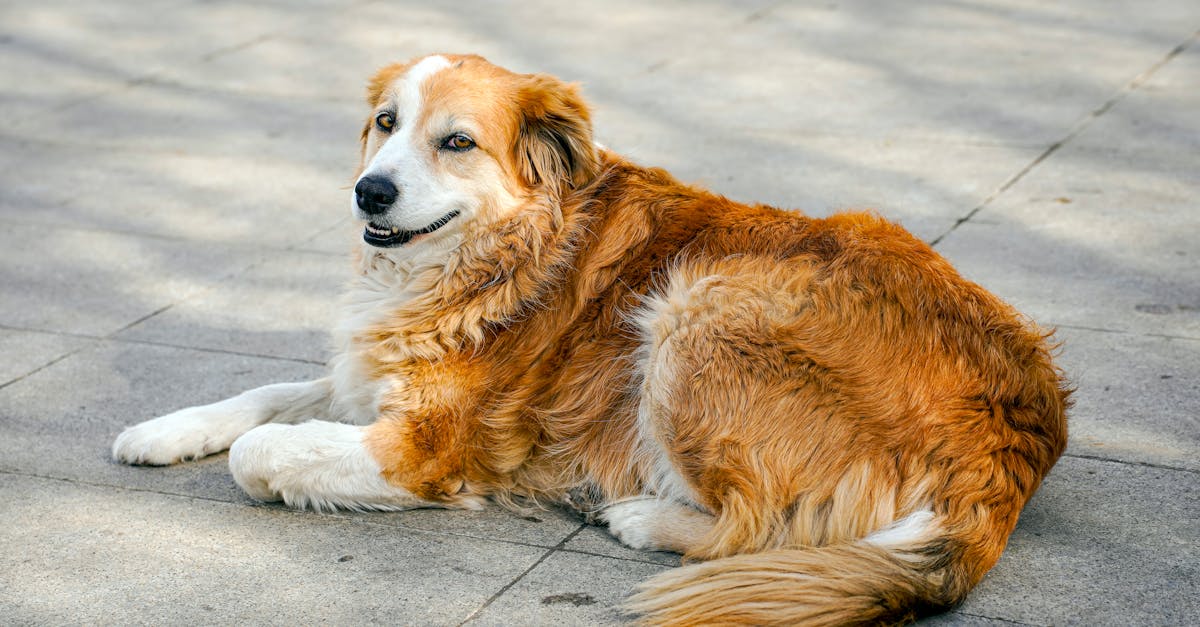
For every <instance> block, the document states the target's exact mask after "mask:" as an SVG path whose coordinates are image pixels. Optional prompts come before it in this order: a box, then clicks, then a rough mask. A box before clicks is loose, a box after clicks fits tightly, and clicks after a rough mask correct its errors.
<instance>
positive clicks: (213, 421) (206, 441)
mask: <svg viewBox="0 0 1200 627" xmlns="http://www.w3.org/2000/svg"><path fill="white" fill-rule="evenodd" d="M330 397H331V384H330V379H328V378H325V379H317V380H315V381H306V382H303V383H277V384H274V385H266V386H263V387H260V388H255V389H253V390H249V391H247V392H243V393H241V394H239V395H237V396H235V397H233V398H229V399H226V400H223V401H220V402H217V403H212V404H210V405H200V406H197V407H188V408H186V409H181V410H179V411H177V412H174V413H171V414H167V415H165V416H159V417H158V418H154V419H152V420H147V421H145V422H143V423H141V424H138V425H134V426H132V427H129V428H127V429H125V430H124V431H122V432H121V435H119V436H117V439H116V441H114V442H113V447H112V454H113V458H114V459H116V460H117V461H119V462H123V463H126V464H149V465H154V466H161V465H166V464H174V463H176V462H179V461H183V460H189V459H197V458H200V457H204V456H206V455H211V454H213V453H219V452H221V451H224V450H226V449H228V448H229V447H230V445H232V444H233V442H234V440H236V439H237V438H239V437H241V436H242V434H244V433H246V432H247V431H250V430H251V429H253V428H254V427H257V426H259V425H262V424H266V423H268V422H282V423H298V422H303V421H305V420H311V419H313V418H328V417H329V412H330Z"/></svg>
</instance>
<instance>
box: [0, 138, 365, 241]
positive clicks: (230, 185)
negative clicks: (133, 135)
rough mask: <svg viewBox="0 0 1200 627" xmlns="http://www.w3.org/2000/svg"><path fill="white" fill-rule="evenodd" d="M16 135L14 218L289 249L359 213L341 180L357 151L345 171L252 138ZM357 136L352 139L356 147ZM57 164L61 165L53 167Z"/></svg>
mask: <svg viewBox="0 0 1200 627" xmlns="http://www.w3.org/2000/svg"><path fill="white" fill-rule="evenodd" d="M160 137H161V135H160ZM8 141H9V142H11V147H12V149H13V150H14V152H15V153H16V154H18V155H20V160H19V162H18V163H14V164H12V165H11V166H10V167H7V168H5V169H4V170H3V171H0V184H2V185H3V189H4V191H3V192H0V219H2V220H4V221H5V222H11V223H17V224H35V225H42V226H64V225H65V226H69V227H85V228H95V229H103V230H108V231H114V232H121V233H134V234H148V235H154V236H162V237H169V238H173V239H187V240H193V241H209V242H214V243H220V244H222V245H226V244H239V245H242V246H245V247H258V246H263V245H266V246H271V247H276V248H285V247H288V246H292V245H295V244H297V243H299V242H300V241H303V240H305V239H307V238H308V237H310V236H312V235H313V234H315V233H317V232H319V231H321V230H324V229H326V228H328V227H329V226H330V225H332V224H334V223H335V222H337V221H338V220H339V219H341V218H343V217H344V216H346V215H349V214H350V200H349V198H350V192H349V191H347V190H345V189H342V188H343V187H346V185H347V183H346V179H347V178H348V177H349V176H350V174H351V173H352V171H353V168H354V166H355V163H356V160H357V156H356V155H355V156H353V157H347V159H346V160H345V161H344V166H343V173H342V174H341V175H339V174H338V173H337V172H336V171H335V170H332V169H330V168H329V167H327V166H317V165H315V164H312V163H304V162H301V161H300V160H297V159H290V158H286V157H280V158H264V156H263V155H262V154H260V153H261V151H260V153H256V152H254V151H253V150H251V149H250V148H249V147H246V146H243V147H241V148H240V149H239V148H237V147H235V146H227V147H226V150H225V151H224V152H222V153H221V154H206V152H208V151H206V150H196V149H194V148H187V147H176V148H171V147H167V146H164V145H163V144H162V142H161V140H159V141H158V142H157V145H156V146H155V147H153V148H145V149H143V147H139V146H120V145H106V144H86V143H79V142H71V143H45V142H39V141H25V140H15V139H9V140H8ZM216 141H220V140H219V139H218V140H216ZM354 141H355V140H354V139H353V138H352V137H347V139H346V141H345V146H346V148H347V151H346V152H347V154H348V155H349V154H351V153H352V151H351V150H350V148H351V147H352V146H354ZM270 143H271V142H270V141H269V140H264V141H263V142H262V143H261V146H267V145H270ZM194 145H195V144H193V146H194ZM355 149H356V148H355ZM293 152H295V150H294V147H293ZM49 164H53V166H52V167H53V168H54V171H55V172H58V173H59V174H57V175H55V176H46V169H47V167H49Z"/></svg>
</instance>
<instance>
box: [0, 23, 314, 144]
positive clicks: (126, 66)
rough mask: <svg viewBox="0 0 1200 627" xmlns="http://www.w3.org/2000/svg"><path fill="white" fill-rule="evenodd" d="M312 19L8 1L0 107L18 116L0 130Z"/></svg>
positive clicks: (0, 69) (7, 119)
mask: <svg viewBox="0 0 1200 627" xmlns="http://www.w3.org/2000/svg"><path fill="white" fill-rule="evenodd" d="M312 13H313V12H312V11H309V12H290V11H281V10H279V7H274V6H270V5H247V4H244V3H235V2H201V1H193V0H169V1H167V2H154V3H149V4H144V3H107V4H97V3H89V2H74V1H71V0H53V1H47V2H37V3H7V4H6V5H5V6H4V7H0V25H3V27H2V28H0V33H2V34H3V39H0V45H3V46H4V48H6V49H7V50H6V52H8V54H7V55H3V56H4V57H6V59H5V61H4V62H2V63H0V79H3V83H4V84H5V85H6V87H11V88H12V89H13V90H14V91H13V95H12V96H9V97H6V98H4V99H3V100H0V103H4V106H5V107H6V109H7V108H8V107H10V106H13V107H14V108H15V109H16V110H17V111H19V112H21V113H23V114H24V115H20V116H16V117H5V118H3V119H2V120H0V127H7V128H20V127H21V126H22V125H23V124H24V123H26V122H28V121H30V120H33V119H37V118H39V117H42V116H44V115H46V114H47V113H51V112H54V111H58V110H61V109H63V108H64V107H66V108H70V107H78V106H79V105H80V104H81V103H82V102H86V101H87V100H88V99H89V98H90V97H91V96H94V95H96V94H98V93H106V92H108V91H110V90H113V89H120V88H121V87H122V86H125V85H128V84H130V83H133V82H137V81H139V80H142V79H145V78H146V77H150V76H154V75H157V74H160V73H162V72H163V71H164V70H165V69H167V68H170V67H173V66H177V65H180V64H186V63H195V62H199V61H202V60H203V59H204V58H206V57H210V56H214V55H220V54H223V53H227V52H228V51H231V50H236V49H238V48H240V47H244V46H248V45H253V44H254V43H256V42H257V41H260V40H262V39H263V38H266V37H269V36H270V35H272V34H274V33H277V32H279V31H281V30H284V29H286V28H287V26H288V25H290V24H292V23H294V22H295V21H296V20H300V19H306V18H307V19H312V18H313V17H314V16H313V15H312ZM59 77H63V79H61V82H60V79H59ZM47 78H50V79H52V80H49V81H48V80H47ZM47 83H48V84H47ZM51 85H52V86H53V88H49V87H50V86H51ZM72 87H74V88H75V89H74V90H72V89H71V88H72ZM5 91H6V92H9V89H7V88H6V90H5ZM84 111H86V110H84Z"/></svg>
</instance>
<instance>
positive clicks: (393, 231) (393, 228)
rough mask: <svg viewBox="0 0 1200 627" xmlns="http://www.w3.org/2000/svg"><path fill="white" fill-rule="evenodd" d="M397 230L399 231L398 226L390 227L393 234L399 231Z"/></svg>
mask: <svg viewBox="0 0 1200 627" xmlns="http://www.w3.org/2000/svg"><path fill="white" fill-rule="evenodd" d="M399 232H400V228H399V227H395V226H393V227H392V235H395V234H397V233H399Z"/></svg>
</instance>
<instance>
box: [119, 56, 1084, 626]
mask: <svg viewBox="0 0 1200 627" xmlns="http://www.w3.org/2000/svg"><path fill="white" fill-rule="evenodd" d="M369 102H370V105H371V107H372V111H371V114H370V117H369V118H368V119H367V123H366V126H365V127H364V128H363V132H362V163H361V166H360V167H361V171H360V176H359V178H358V180H357V184H356V185H355V198H354V205H353V210H354V213H355V215H356V216H357V217H358V218H359V219H361V220H363V221H365V222H366V226H365V231H364V233H363V239H364V240H365V244H364V245H363V246H361V250H360V251H359V252H358V255H357V257H356V263H357V276H356V278H355V279H354V282H353V283H352V284H351V285H350V287H349V290H348V294H347V298H346V300H345V305H344V309H343V314H344V315H343V319H342V322H341V324H340V326H338V327H337V328H336V330H335V338H336V342H337V355H336V357H335V358H334V360H333V362H332V366H331V372H330V374H329V376H328V377H326V378H323V379H319V380H316V381H311V382H307V383H285V384H279V385H269V386H266V387H262V388H258V389H254V390H251V391H248V392H245V393H243V394H241V395H239V396H236V397H234V398H231V399H228V400H225V401H221V402H219V403H215V404H212V405H205V406H202V407H193V408H189V409H183V410H181V411H178V412H175V413H173V414H169V415H167V416H162V417H160V418H156V419H153V420H150V421H147V422H144V423H142V424H139V425H137V426H134V427H131V428H129V429H126V430H125V431H124V432H123V433H121V435H120V436H119V437H118V438H117V439H116V442H115V443H114V444H113V455H114V456H115V458H116V459H118V460H120V461H122V462H126V463H131V464H171V463H175V462H178V461H180V460H186V459H192V458H196V457H201V456H204V455H208V454H211V453H216V452H218V451H222V450H225V449H227V448H228V449H230V453H229V466H230V469H231V471H232V473H233V476H234V478H235V480H236V481H237V483H238V484H239V485H240V486H241V487H242V488H243V489H245V491H246V492H247V493H249V494H250V495H251V496H252V497H254V498H256V499H261V500H264V501H276V500H282V501H284V502H285V503H287V504H288V505H291V506H294V507H301V508H303V507H308V508H313V509H333V508H351V509H374V510H390V509H403V508H408V507H414V506H442V507H450V508H478V507H482V506H483V504H484V502H485V501H486V500H488V499H491V500H494V501H496V502H499V503H501V504H513V503H526V502H538V503H549V502H563V501H567V500H569V499H570V495H574V496H575V502H576V504H578V503H579V498H578V497H579V495H580V494H586V495H589V498H590V499H591V501H592V502H593V503H594V505H595V507H596V510H595V511H596V512H598V517H599V518H600V520H602V521H603V522H606V523H607V524H608V526H609V529H610V530H611V531H612V533H613V534H614V535H615V536H616V537H617V538H619V539H620V540H621V541H622V542H624V543H625V544H628V545H629V546H632V547H634V548H647V549H663V550H669V551H677V552H680V553H683V554H684V556H685V559H687V560H691V561H702V562H701V563H694V564H691V565H687V566H684V567H682V568H679V569H676V570H673V571H670V572H667V573H665V574H662V575H660V576H658V577H656V578H654V579H652V580H651V581H649V582H648V583H646V584H645V585H644V586H643V587H642V588H641V590H640V592H639V593H638V594H637V595H636V596H635V597H634V598H633V599H632V600H631V601H630V604H629V607H630V608H631V609H632V610H634V611H635V612H637V613H639V614H640V616H641V617H642V619H643V620H645V621H647V622H650V623H674V624H685V623H754V624H799V623H836V624H841V623H859V622H903V621H906V620H909V619H911V618H912V617H914V616H916V615H918V614H920V613H924V612H929V611H935V610H937V609H939V608H944V607H947V606H949V605H952V604H954V603H956V602H958V601H960V600H961V599H963V597H964V596H965V595H966V594H967V592H968V591H969V590H970V589H971V587H972V586H974V585H975V584H976V583H977V582H978V581H979V580H980V578H982V577H983V575H984V573H986V572H987V571H988V569H989V568H991V566H992V565H993V564H995V563H996V560H997V559H998V558H999V556H1000V553H1001V551H1002V550H1003V549H1004V546H1005V543H1006V542H1007V538H1008V536H1009V534H1010V532H1011V531H1012V530H1013V526H1014V525H1015V524H1016V522H1017V516H1018V514H1019V513H1020V511H1021V508H1022V506H1023V505H1024V504H1025V502H1026V501H1027V500H1028V499H1029V497H1030V495H1031V494H1032V493H1033V492H1034V490H1035V489H1036V488H1037V487H1038V485H1039V483H1040V482H1041V480H1042V478H1043V477H1044V476H1045V475H1046V472H1047V471H1049V470H1050V468H1051V466H1053V465H1054V462H1055V460H1056V459H1057V458H1058V456H1059V454H1060V453H1061V452H1062V450H1063V447H1064V446H1065V443H1066V419H1065V410H1066V408H1067V406H1068V392H1067V390H1066V387H1065V384H1064V380H1063V377H1062V374H1061V372H1060V371H1058V370H1057V369H1056V368H1055V366H1054V365H1053V364H1052V363H1051V354H1050V347H1049V346H1048V343H1047V334H1046V333H1045V332H1043V331H1041V330H1039V329H1038V328H1037V327H1035V326H1033V325H1032V324H1031V323H1029V322H1028V321H1026V320H1025V319H1024V318H1022V317H1021V316H1020V315H1019V314H1018V313H1017V312H1016V311H1014V310H1013V309H1012V308H1010V307H1009V306H1007V305H1005V304H1004V303H1002V302H1001V301H1000V300H998V299H997V298H996V297H994V296H992V295H991V294H989V293H988V292H986V291H984V290H983V289H982V288H980V287H979V286H977V285H975V284H973V283H971V282H969V281H966V280H964V279H963V278H962V277H961V276H959V275H958V273H956V272H955V270H954V269H953V268H951V267H950V265H949V264H948V263H947V262H946V261H945V260H944V259H942V258H941V257H940V256H939V255H938V254H937V253H935V252H934V251H933V250H932V249H930V248H929V246H927V245H925V244H924V243H922V242H921V241H919V240H917V239H916V238H914V237H913V236H912V235H910V234H909V233H908V232H906V231H905V230H903V229H902V228H900V227H899V226H896V225H894V224H892V223H889V222H887V221H885V220H883V219H881V218H879V217H876V216H874V215H870V214H860V213H847V214H840V215H835V216H832V217H829V218H824V219H814V218H809V217H805V216H804V215H800V214H798V213H794V212H789V211H782V210H779V209H774V208H771V207H766V206H762V205H743V204H739V203H735V202H733V201H730V200H728V199H726V198H723V197H720V196H717V195H714V194H711V193H708V192H705V191H703V190H700V189H696V188H694V187H689V186H686V185H683V184H681V183H679V182H678V181H676V180H675V179H673V178H671V176H670V175H669V174H667V173H666V172H664V171H662V170H659V169H653V168H645V167H642V166H639V165H636V164H634V163H630V162H629V161H626V160H625V159H622V158H621V157H620V156H619V155H617V154H615V153H613V152H610V151H608V150H606V149H603V148H600V147H598V146H597V145H596V144H595V143H593V140H592V136H591V124H590V120H589V111H588V108H587V106H586V105H585V104H584V102H583V100H581V98H580V96H579V93H578V90H577V88H576V87H575V86H573V85H569V84H564V83H562V82H560V81H558V80H556V79H554V78H552V77H550V76H545V75H523V74H514V73H511V72H509V71H507V70H504V69H501V68H499V67H496V66H494V65H491V64H489V63H488V62H487V61H485V60H484V59H482V58H479V57H475V56H455V55H435V56H428V57H424V58H421V59H417V60H415V61H413V62H410V63H405V64H398V65H393V66H390V67H387V68H384V69H383V70H382V71H381V72H379V74H378V75H376V76H375V77H374V79H373V80H372V81H371V83H370V87H369ZM356 425H365V426H356ZM584 506H585V507H586V504H585V505H584Z"/></svg>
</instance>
